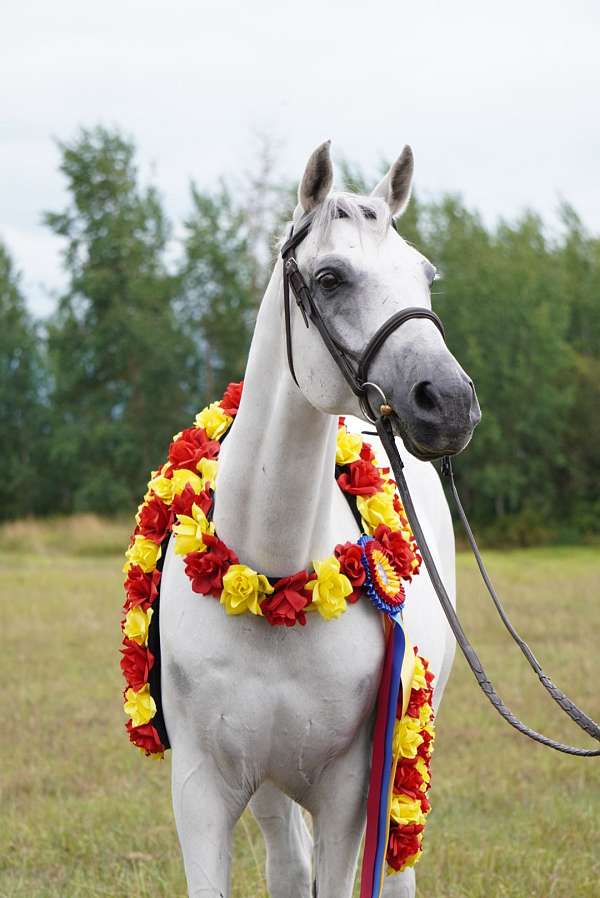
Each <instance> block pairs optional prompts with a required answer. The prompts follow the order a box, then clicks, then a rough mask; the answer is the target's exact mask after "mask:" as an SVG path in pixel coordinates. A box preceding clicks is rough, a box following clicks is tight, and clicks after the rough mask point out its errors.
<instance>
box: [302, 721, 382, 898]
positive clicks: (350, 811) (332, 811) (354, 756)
mask: <svg viewBox="0 0 600 898" xmlns="http://www.w3.org/2000/svg"><path fill="white" fill-rule="evenodd" d="M370 734H371V725H370V723H369V722H367V723H365V724H364V725H363V727H362V729H361V730H360V731H359V733H358V734H357V736H356V738H355V740H354V742H353V743H352V745H351V746H350V748H349V749H348V751H347V752H346V753H345V754H344V755H342V756H340V757H337V758H334V759H333V760H332V761H331V762H330V763H329V764H328V765H327V767H326V768H325V769H324V770H323V771H322V773H321V775H320V777H319V779H318V781H317V782H316V783H315V784H314V786H313V787H312V788H311V790H310V792H309V794H308V795H307V796H306V800H305V801H304V802H303V803H304V804H305V806H306V808H307V809H308V810H309V811H310V812H311V814H312V815H313V821H314V840H315V855H314V857H315V880H316V895H317V898H351V895H352V888H353V884H354V876H355V873H356V861H357V859H358V851H359V848H360V841H361V838H362V835H363V832H364V825H365V813H366V804H367V791H368V786H369V759H370Z"/></svg>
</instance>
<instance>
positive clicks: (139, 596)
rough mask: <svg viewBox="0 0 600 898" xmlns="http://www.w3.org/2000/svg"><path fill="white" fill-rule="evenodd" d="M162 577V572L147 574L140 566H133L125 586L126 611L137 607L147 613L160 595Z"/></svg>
mask: <svg viewBox="0 0 600 898" xmlns="http://www.w3.org/2000/svg"><path fill="white" fill-rule="evenodd" d="M160 576H161V575H160V571H156V570H154V571H152V572H151V573H149V574H145V573H144V571H143V570H142V569H141V567H140V566H139V564H132V565H131V567H130V568H129V570H128V571H127V579H126V580H125V583H124V584H123V586H124V587H125V593H126V599H125V611H128V610H129V609H130V608H133V607H135V606H136V605H139V606H140V607H141V608H143V609H144V611H145V610H146V609H147V608H148V607H149V606H150V605H151V604H152V602H153V601H154V599H155V598H156V597H157V595H158V584H159V582H160Z"/></svg>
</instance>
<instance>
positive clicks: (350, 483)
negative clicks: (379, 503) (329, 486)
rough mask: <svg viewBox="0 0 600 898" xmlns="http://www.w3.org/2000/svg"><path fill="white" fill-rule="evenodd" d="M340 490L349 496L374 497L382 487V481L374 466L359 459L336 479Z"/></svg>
mask: <svg viewBox="0 0 600 898" xmlns="http://www.w3.org/2000/svg"><path fill="white" fill-rule="evenodd" d="M337 482H338V484H339V486H340V488H341V489H342V490H343V491H344V492H345V493H350V495H351V496H374V495H375V493H378V492H379V491H380V490H381V488H382V486H383V480H382V478H381V476H380V474H379V471H378V470H377V468H376V467H375V465H373V464H371V462H370V461H365V460H364V459H362V458H359V459H358V461H354V462H352V464H350V465H348V470H347V471H343V472H342V473H341V474H340V476H339V477H338V479H337Z"/></svg>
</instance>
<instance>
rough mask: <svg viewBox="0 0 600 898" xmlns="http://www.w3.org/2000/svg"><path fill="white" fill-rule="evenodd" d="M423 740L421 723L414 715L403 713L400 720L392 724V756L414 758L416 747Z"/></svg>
mask: <svg viewBox="0 0 600 898" xmlns="http://www.w3.org/2000/svg"><path fill="white" fill-rule="evenodd" d="M423 741H424V738H423V734H422V733H421V724H420V723H419V721H418V720H417V719H415V718H414V717H410V716H409V715H408V714H405V715H404V717H403V718H402V720H397V721H396V723H395V724H394V738H393V747H392V751H393V753H394V757H398V756H401V757H403V758H415V757H416V756H417V749H418V748H419V746H420V745H421V743H422V742H423Z"/></svg>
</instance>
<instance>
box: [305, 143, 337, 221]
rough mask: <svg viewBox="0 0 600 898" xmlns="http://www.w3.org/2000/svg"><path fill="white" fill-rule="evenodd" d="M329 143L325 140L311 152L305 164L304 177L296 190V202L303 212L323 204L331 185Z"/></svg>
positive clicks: (331, 168)
mask: <svg viewBox="0 0 600 898" xmlns="http://www.w3.org/2000/svg"><path fill="white" fill-rule="evenodd" d="M330 146H331V141H330V140H326V141H325V143H322V144H321V146H320V147H317V149H316V150H315V151H314V152H313V154H312V155H311V157H310V159H309V160H308V162H307V163H306V168H305V170H304V175H303V176H302V181H301V183H300V187H299V188H298V202H299V203H300V205H301V206H302V209H303V210H304V212H311V211H312V210H313V209H314V208H315V206H318V205H319V204H320V203H322V202H323V200H324V199H325V197H326V196H327V194H328V193H329V191H330V190H331V185H332V184H333V165H332V164H331V154H330V152H329V147H330Z"/></svg>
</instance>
